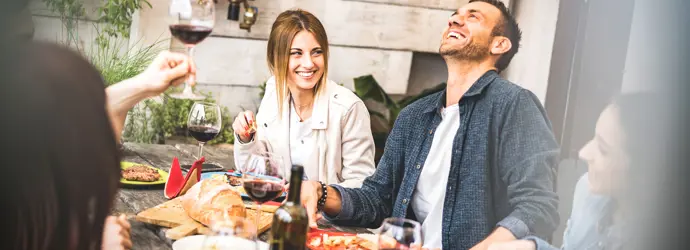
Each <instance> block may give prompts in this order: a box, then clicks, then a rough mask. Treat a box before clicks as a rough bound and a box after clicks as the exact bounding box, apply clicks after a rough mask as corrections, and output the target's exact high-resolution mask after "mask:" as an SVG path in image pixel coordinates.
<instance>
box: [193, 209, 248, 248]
mask: <svg viewBox="0 0 690 250" xmlns="http://www.w3.org/2000/svg"><path fill="white" fill-rule="evenodd" d="M211 221H212V222H211V225H209V228H210V232H209V233H207V234H205V235H206V236H205V237H204V243H203V245H202V247H201V249H202V250H211V249H214V250H231V249H259V242H258V241H257V234H256V226H255V224H254V223H253V222H251V221H250V220H249V219H246V218H243V217H234V216H222V217H217V218H214V219H213V220H211Z"/></svg>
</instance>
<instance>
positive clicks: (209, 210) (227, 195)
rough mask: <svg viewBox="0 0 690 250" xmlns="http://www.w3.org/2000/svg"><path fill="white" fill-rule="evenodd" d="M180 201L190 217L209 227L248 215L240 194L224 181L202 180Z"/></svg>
mask: <svg viewBox="0 0 690 250" xmlns="http://www.w3.org/2000/svg"><path fill="white" fill-rule="evenodd" d="M180 199H181V200H182V207H183V208H184V210H185V211H186V212H187V215H189V217H191V218H192V219H194V220H196V221H198V222H199V223H201V224H204V225H206V226H209V227H210V226H211V223H212V222H213V221H214V220H220V219H223V218H227V217H232V216H234V217H244V216H245V214H246V209H245V208H244V202H243V201H242V197H241V196H240V194H239V193H238V192H237V191H235V190H234V189H233V187H232V186H230V184H228V183H227V182H225V181H222V180H217V179H205V180H202V181H200V182H199V183H197V184H194V186H192V187H191V188H190V189H189V190H188V191H187V193H186V194H185V195H184V196H182V197H181V198H180Z"/></svg>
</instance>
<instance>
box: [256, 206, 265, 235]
mask: <svg viewBox="0 0 690 250" xmlns="http://www.w3.org/2000/svg"><path fill="white" fill-rule="evenodd" d="M261 214H263V212H261V202H257V203H256V216H254V217H255V218H254V221H255V222H254V223H255V227H256V237H257V238H258V237H259V227H261V225H259V221H260V218H261Z"/></svg>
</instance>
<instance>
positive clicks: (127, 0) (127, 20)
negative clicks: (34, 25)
mask: <svg viewBox="0 0 690 250" xmlns="http://www.w3.org/2000/svg"><path fill="white" fill-rule="evenodd" d="M43 2H44V3H45V4H46V5H47V6H48V8H49V9H50V10H51V11H53V12H55V13H57V14H58V15H59V16H60V20H61V22H62V24H63V26H64V27H65V30H66V31H67V38H66V40H65V42H66V43H67V45H68V46H69V45H72V43H75V44H77V45H78V43H76V42H78V41H79V39H78V34H77V28H78V27H79V19H83V18H84V17H86V9H85V8H84V4H83V0H43ZM102 2H103V4H102V5H101V6H99V7H98V9H97V10H96V12H97V14H98V17H97V19H96V21H97V22H98V23H99V24H102V28H101V27H97V30H99V31H102V32H99V34H98V36H97V37H96V43H97V44H98V45H99V46H100V47H102V48H107V46H108V39H109V38H119V37H122V38H129V33H130V32H129V29H130V27H131V26H132V15H133V14H134V12H135V11H137V10H138V9H141V8H142V6H144V5H147V6H149V8H152V6H151V4H150V3H149V2H148V0H106V1H102Z"/></svg>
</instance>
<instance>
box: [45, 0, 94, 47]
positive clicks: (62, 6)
mask: <svg viewBox="0 0 690 250" xmlns="http://www.w3.org/2000/svg"><path fill="white" fill-rule="evenodd" d="M43 2H44V3H45V4H46V6H48V8H49V9H50V10H51V11H53V12H55V13H57V14H58V15H59V16H60V21H61V23H62V25H63V26H64V27H65V31H67V38H66V39H65V41H64V42H65V43H66V44H67V45H68V46H70V45H72V43H73V42H76V41H78V39H77V38H78V34H77V33H76V30H77V27H79V19H81V18H83V17H84V16H85V15H86V11H85V10H84V4H83V3H82V0H43Z"/></svg>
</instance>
